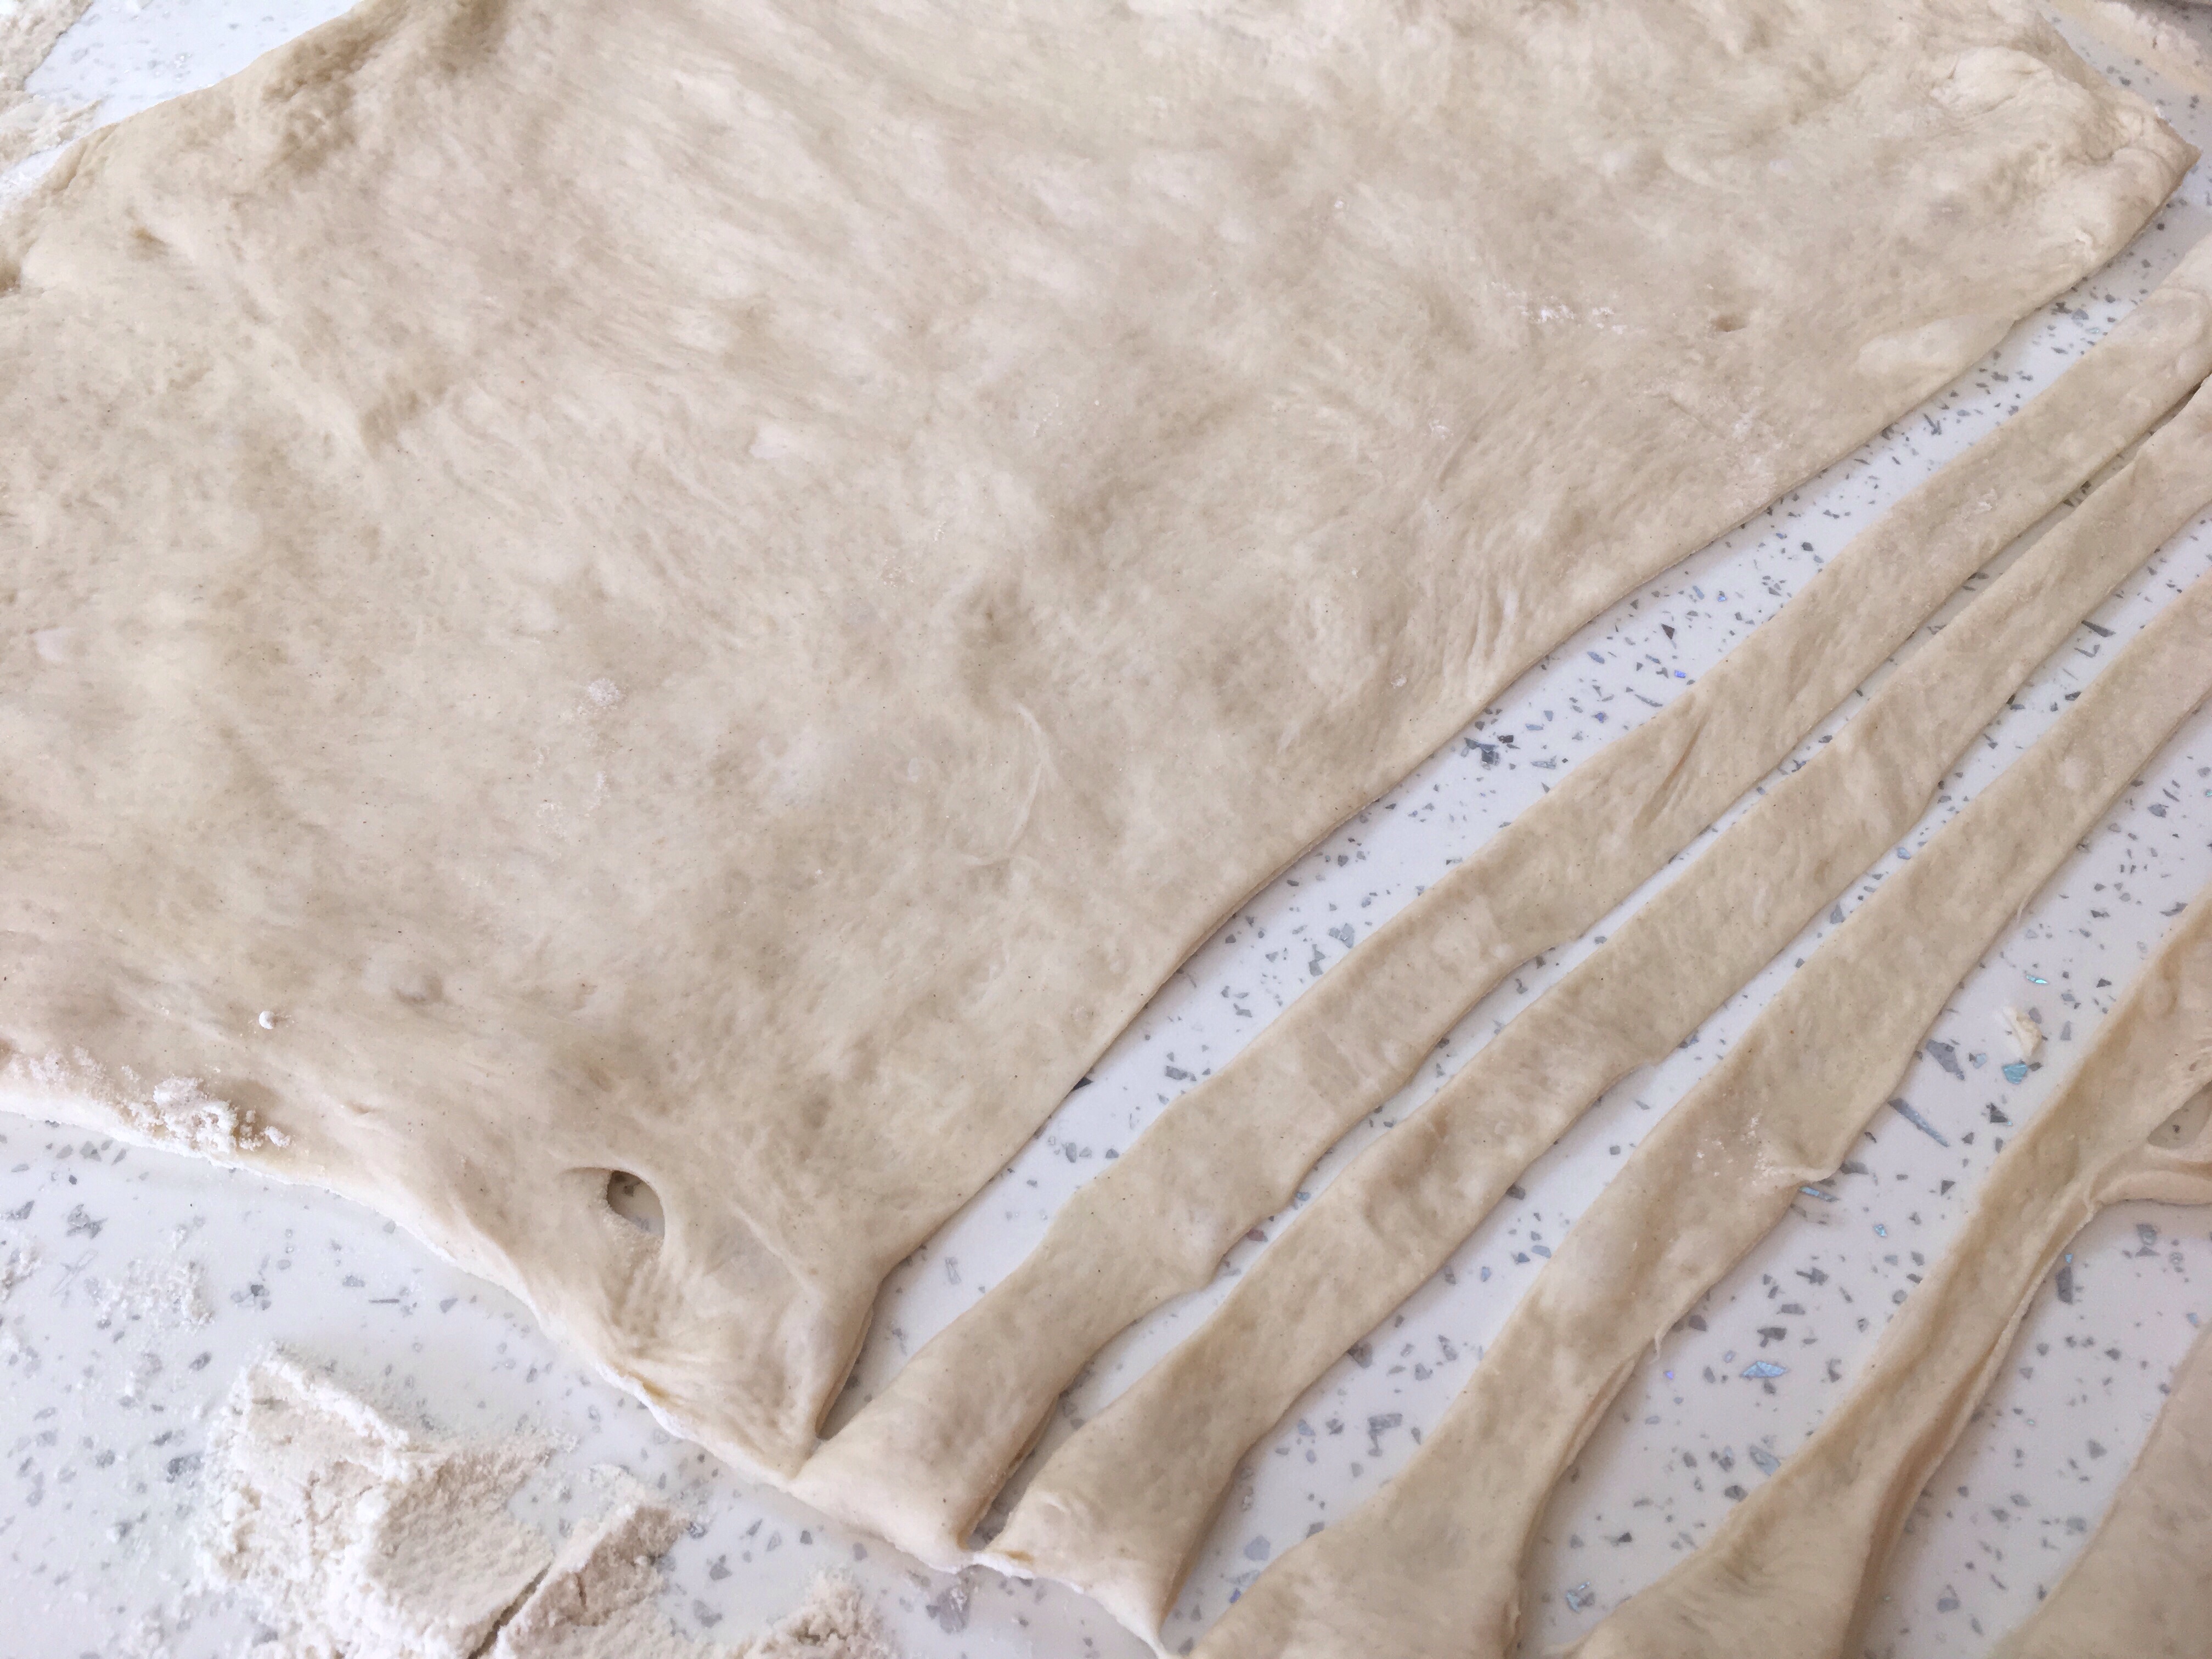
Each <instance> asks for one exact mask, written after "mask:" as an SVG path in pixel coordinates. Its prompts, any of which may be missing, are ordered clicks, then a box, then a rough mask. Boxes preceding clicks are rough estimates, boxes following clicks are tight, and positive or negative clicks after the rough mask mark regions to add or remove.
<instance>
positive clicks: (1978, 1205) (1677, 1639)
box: [1573, 892, 2212, 1659]
mask: <svg viewBox="0 0 2212 1659" xmlns="http://www.w3.org/2000/svg"><path fill="white" fill-rule="evenodd" d="M2208 1083H2212V892H2207V893H2200V894H2199V895H2198V896H2197V899H2196V902H2194V903H2192V904H2191V906H2190V908H2189V909H2188V910H2187V911H2186V912H2185V915H2184V916H2183V919H2182V921H2181V923H2180V925H2179V927H2178V929H2177V930H2176V932H2175V933H2174V935H2173V937H2172V939H2169V940H2168V941H2167V942H2166V945H2164V947H2163V948H2162V949H2161V950H2160V952H2159V954H2158V956H2157V957H2155V958H2154V960H2153V961H2152V963H2150V965H2149V966H2148V968H2146V969H2144V970H2143V972H2142V974H2141V975H2139V976H2138V977H2137V979H2136V981H2135V983H2134V984H2133V985H2132V986H2130V987H2129V989H2128V991H2127V993H2126V994H2125V997H2124V1000H2122V1002H2121V1004H2120V1006H2118V1008H2116V1009H2114V1010H2113V1012H2112V1017H2111V1018H2109V1019H2108V1020H2107V1021H2106V1024H2105V1027H2104V1029H2103V1030H2101V1031H2100V1032H2099V1033H2098V1034H2097V1041H2096V1042H2095V1044H2094V1045H2093V1047H2092V1048H2091V1049H2090V1050H2089V1053H2088V1054H2087V1056H2085V1057H2084V1059H2083V1060H2082V1061H2081V1066H2080V1067H2079V1068H2078V1069H2076V1070H2075V1073H2074V1074H2073V1075H2072V1076H2071V1077H2069V1079H2067V1080H2066V1082H2065V1083H2064V1084H2063V1085H2062V1086H2061V1087H2060V1088H2059V1090H2058V1091H2057V1093H2056V1094H2055V1095H2053V1096H2052V1097H2051V1099H2050V1100H2049V1101H2048V1102H2047V1103H2045V1104H2044V1106H2043V1107H2042V1108H2041V1109H2039V1111H2038V1112H2037V1114H2036V1116H2035V1120H2034V1121H2033V1122H2032V1123H2031V1124H2029V1125H2028V1127H2027V1129H2026V1130H2025V1131H2024V1132H2023V1133H2021V1134H2020V1135H2018V1136H2016V1137H2015V1139H2014V1140H2013V1142H2012V1144H2011V1145H2010V1146H2008V1147H2006V1148H2005V1150H2004V1152H2002V1153H2001V1154H2000V1155H1999V1156H1998V1158H1997V1161H1996V1165H1995V1167H1994V1168H1992V1169H1991V1170H1990V1175H1989V1180H1988V1182H1987V1184H1986V1185H1985V1186H1984V1188H1983V1190H1982V1191H1981V1193H1980V1194H1978V1195H1977V1197H1976V1200H1975V1204H1974V1209H1973V1212H1972V1215H1971V1216H1969V1217H1968V1218H1967V1221H1966V1227H1965V1229H1964V1230H1963V1231H1962V1232H1961V1233H1960V1236H1959V1237H1958V1238H1957V1239H1956V1240H1954V1242H1953V1243H1952V1244H1951V1245H1950V1247H1949V1248H1948V1249H1947V1250H1946V1251H1945V1252H1944V1254H1943V1256H1942V1259H1941V1260H1940V1261H1938V1262H1937V1263H1936V1267H1934V1268H1933V1269H1932V1270H1931V1271H1930V1272H1929V1275H1928V1279H1927V1282H1926V1283H1925V1284H1923V1285H1921V1286H1920V1287H1919V1288H1918V1289H1917V1290H1916V1291H1913V1293H1912V1295H1911V1298H1910V1299H1909V1300H1908V1301H1906V1303H1905V1306H1904V1307H1903V1309H1902V1310H1899V1313H1898V1314H1897V1316H1896V1317H1895V1318H1893V1320H1892V1321H1891V1322H1890V1324H1889V1327H1888V1328H1887V1330H1885V1331H1884V1332H1883V1333H1882V1334H1881V1343H1880V1345H1879V1346H1877V1348H1876V1349H1875V1355H1874V1358H1873V1361H1872V1363H1871V1364H1869V1367H1868V1368H1867V1370H1866V1371H1865V1372H1864V1373H1863V1375H1862V1376H1860V1377H1859V1378H1858V1379H1857V1381H1856V1382H1855V1383H1854V1384H1853V1385H1852V1389H1851V1393H1850V1396H1849V1397H1848V1398H1847V1399H1845V1400H1844V1402H1843V1403H1842V1404H1841V1405H1840V1406H1838V1407H1836V1409H1835V1410H1833V1411H1832V1412H1831V1413H1829V1414H1828V1415H1827V1416H1826V1418H1825V1419H1822V1421H1821V1424H1820V1428H1819V1430H1818V1431H1816V1432H1815V1433H1814V1435H1813V1437H1811V1438H1810V1439H1809V1440H1808V1441H1806V1442H1805V1443H1804V1444H1803V1445H1802V1446H1800V1447H1798V1448H1797V1449H1796V1450H1795V1451H1793V1452H1791V1453H1790V1455H1789V1458H1788V1461H1786V1462H1784V1464H1783V1466H1782V1468H1781V1469H1780V1470H1779V1471H1778V1473H1777V1474H1775V1475H1774V1476H1773V1477H1772V1478H1771V1479H1770V1480H1767V1481H1766V1483H1765V1485H1764V1486H1760V1487H1759V1490H1758V1491H1756V1492H1753V1494H1752V1495H1751V1496H1750V1497H1749V1498H1747V1499H1746V1500H1745V1501H1744V1502H1742V1503H1741V1504H1738V1505H1736V1507H1735V1509H1734V1510H1731V1511H1730V1512H1729V1516H1728V1519H1727V1520H1726V1521H1725V1522H1723V1523H1722V1525H1721V1527H1720V1529H1719V1530H1718V1531H1717V1532H1716V1533H1714V1534H1713V1535H1712V1537H1711V1539H1709V1540H1708V1541H1706V1542H1705V1544H1704V1545H1703V1546H1702V1547H1699V1550H1698V1552H1697V1553H1696V1554H1694V1555H1692V1556H1691V1557H1690V1558H1689V1559H1687V1560H1686V1561H1684V1562H1683V1563H1682V1564H1681V1565H1680V1566H1678V1567H1676V1568H1675V1569H1674V1571H1672V1572H1670V1573H1668V1575H1667V1576H1666V1577H1664V1578H1662V1579H1661V1580H1660V1581H1659V1582H1658V1583H1656V1584H1654V1585H1653V1586H1651V1588H1650V1589H1646V1590H1644V1592H1643V1593H1642V1594H1640V1595H1635V1596H1632V1597H1631V1598H1630V1599H1629V1600H1628V1601H1626V1602H1625V1603H1624V1604H1623V1605H1622V1606H1621V1607H1619V1608H1618V1609H1616V1610H1615V1611H1614V1612H1613V1614H1612V1615H1611V1616H1610V1617H1609V1618H1607V1620H1605V1621H1604V1622H1603V1623H1602V1624H1601V1625H1599V1626H1598V1627H1597V1628H1596V1629H1595V1630H1594V1631H1592V1632H1590V1633H1589V1635H1588V1636H1587V1637H1585V1638H1583V1640H1582V1641H1581V1642H1580V1643H1578V1644H1576V1646H1575V1648H1574V1650H1573V1652H1574V1655H1575V1656H1576V1659H1764V1656H1767V1655H1771V1654H1774V1653H1778V1652H1784V1651H1786V1652H1788V1653H1790V1654H1791V1655H1793V1656H1799V1659H1840V1656H1844V1655H1857V1654H1858V1653H1860V1652H1861V1651H1862V1650H1863V1646H1864V1644H1863V1630H1864V1627H1865V1623H1866V1620H1867V1619H1868V1617H1869V1615H1870V1614H1871V1613H1873V1611H1874V1608H1875V1604H1876V1602H1877V1601H1878V1600H1879V1597H1878V1595H1877V1591H1878V1590H1879V1589H1880V1587H1881V1577H1882V1571H1883V1569H1884V1567H1885V1566H1886V1565H1887V1563H1888V1560H1889V1557H1890V1553H1891V1552H1892V1550H1893V1549H1894V1548H1895V1547H1896V1543H1897V1540H1898V1536H1899V1533H1900V1532H1901V1531H1902V1530H1903V1528H1904V1526H1905V1519H1906V1517H1907V1516H1909V1515H1910V1514H1911V1509H1912V1504H1913V1502H1914V1500H1915V1499H1916V1498H1918V1496H1919V1494H1920V1490H1921V1488H1922V1487H1923V1486H1926V1485H1927V1483H1928V1479H1929V1476H1930V1475H1931V1474H1934V1473H1935V1471H1936V1465H1938V1464H1939V1463H1941V1462H1942V1461H1943V1458H1944V1455H1945V1454H1947V1453H1948V1451H1949V1450H1950V1449H1951V1446H1952V1444H1953V1443H1954V1442H1955V1441H1956V1440H1957V1438H1958V1437H1959V1433H1960V1430H1962V1429H1963V1428H1965V1426H1966V1421H1967V1419H1969V1418H1970V1417H1971V1416H1972V1414H1973V1412H1974V1410H1975V1408H1976V1407H1978V1406H1979V1404H1980V1403H1981V1399H1982V1396H1983V1395H1984V1393H1985V1392H1986V1391H1987V1390H1988V1389H1989V1386H1990V1383H1991V1381H1992V1380H1993V1379H1994V1378H1995V1377H1996V1374H1997V1372H1998V1371H1999V1370H2001V1369H2002V1365H2003V1364H2004V1358H2005V1355H2006V1353H2007V1352H2008V1351H2009V1350H2010V1349H2011V1347H2012V1342H2013V1334H2014V1332H2015V1329H2016V1328H2018V1326H2019V1323H2020V1321H2021V1317H2022V1316H2024V1315H2025V1314H2026V1313H2027V1310H2028V1307H2029V1305H2030V1304H2031V1303H2032V1302H2033V1297H2034V1295H2035V1291H2036V1287H2037V1286H2038V1285H2039V1284H2041V1283H2042V1281H2043V1279H2044V1277H2045V1274H2046V1273H2049V1271H2050V1269H2051V1265H2052V1264H2053V1263H2054V1262H2055V1261H2057V1258H2058V1255H2059V1252H2060V1251H2062V1250H2063V1249H2065V1248H2066V1246H2067V1243H2068V1242H2069V1240H2070V1239H2072V1237H2074V1235H2075V1233H2076V1232H2078V1231H2080V1230H2081V1227H2082V1225H2083V1224H2085V1223H2086V1222H2087V1221H2088V1219H2089V1218H2091V1217H2092V1216H2093V1215H2094V1214H2095V1213H2096V1212H2098V1211H2099V1210H2100V1209H2102V1208H2103V1207H2104V1206H2106V1205H2107V1204H2112V1203H2117V1202H2119V1201H2120V1200H2124V1199H2128V1198H2158V1199H2163V1200H2167V1201H2169V1202H2173V1203H2196V1204H2203V1203H2212V1127H2206V1126H2204V1125H2203V1124H2201V1123H2199V1124H2196V1125H2192V1126H2191V1128H2192V1129H2193V1130H2194V1133H2193V1134H2192V1135H2191V1136H2190V1138H2188V1139H2185V1140H2184V1141H2183V1142H2182V1144H2181V1145H2180V1146H2168V1145H2164V1144H2160V1139H2158V1138H2157V1134H2158V1131H2159V1130H2160V1128H2161V1127H2164V1126H2165V1125H2166V1122H2167V1121H2168V1120H2169V1119H2171V1118H2172V1117H2173V1116H2174V1115H2175V1114H2176V1113H2177V1112H2179V1110H2180V1109H2183V1108H2184V1107H2185V1105H2186V1104H2187V1103H2189V1101H2190V1099H2191V1097H2192V1096H2194V1095H2196V1094H2197V1093H2198V1091H2201V1090H2203V1088H2204V1087H2205V1086H2206V1085H2207V1084H2208ZM2204 1426H2206V1427H2212V1420H2209V1421H2208V1423H2207V1424H2206V1425H2204ZM2177 1434H2178V1435H2179V1437H2180V1438H2181V1439H2182V1440H2183V1441H2186V1440H2187V1438H2188V1431H2187V1429H2186V1427H2184V1428H2181V1429H2179V1430H2177ZM2195 1452H2196V1456H2195V1459H2194V1460H2193V1461H2192V1459H2191V1452H2190V1449H2189V1448H2187V1447H2186V1446H2184V1447H2183V1448H2182V1449H2180V1450H2179V1452H2178V1453H2176V1454H2175V1455H2179V1457H2180V1458H2181V1460H2182V1467H2181V1468H2180V1469H2179V1470H2175V1471H2172V1472H2170V1473H2171V1474H2180V1475H2184V1476H2185V1475H2186V1474H2188V1473H2189V1472H2190V1471H2191V1469H2192V1468H2193V1469H2194V1470H2195V1471H2196V1472H2197V1474H2198V1475H2199V1476H2200V1478H2201V1477H2202V1475H2203V1474H2204V1473H2206V1472H2207V1464H2206V1462H2204V1460H2205V1459H2206V1458H2207V1457H2212V1438H2207V1439H2206V1440H2205V1441H2204V1443H2203V1444H2202V1445H2200V1446H2198V1447H2197V1448H2195ZM2157 1455H2159V1451H2158V1448H2157V1447H2156V1446H2155V1445H2154V1446H2153V1447H2151V1448H2150V1449H2147V1450H2146V1452H2145V1453H2144V1464H2143V1468H2144V1469H2145V1471H2146V1474H2147V1478H2150V1479H2156V1478H2157V1477H2156V1476H2155V1475H2154V1474H2148V1472H2149V1471H2150V1470H2152V1469H2153V1468H2154V1463H2153V1462H2152V1460H2153V1459H2154V1457H2156V1456H2157ZM2194 1501H2195V1504H2196V1508H2197V1515H2198V1517H2199V1524H2200V1527H2202V1526H2204V1525H2207V1524H2212V1486H2207V1487H2205V1488H2203V1489H2201V1490H2200V1491H2198V1492H2197V1493H2196V1494H2195V1495H2194ZM2137 1524H2138V1525H2139V1524H2140V1523H2137ZM2184 1535H2185V1534H2184ZM2207 1542H2212V1536H2206V1535H2203V1534H2200V1545H2201V1544H2203V1543H2207ZM2182 1555H2183V1550H2182V1547H2181V1540H2180V1539H2179V1538H2177V1539H2176V1540H2175V1541H2174V1542H2173V1543H2172V1544H2171V1545H2169V1546H2166V1547H2164V1548H2162V1549H2161V1548H2159V1547H2154V1548H2153V1549H2151V1550H2150V1551H2149V1552H2148V1553H2145V1554H2143V1555H2142V1556H2141V1557H2139V1558H2137V1559H2134V1560H2133V1561H2132V1562H2131V1564H2130V1566H2129V1567H2128V1568H2127V1569H2126V1570H2125V1571H2127V1573H2128V1574H2129V1575H2130V1577H2132V1578H2133V1579H2134V1581H2135V1583H2136V1584H2137V1585H2139V1586H2141V1590H2140V1592H2139V1593H2131V1594H2127V1595H2110V1596H2106V1597H2104V1598H2103V1599H2104V1601H2105V1605H2104V1606H2102V1607H2100V1608H2099V1609H2098V1612H2097V1614H2096V1616H2095V1619H2094V1620H2093V1622H2094V1623H2096V1624H2097V1625H2098V1626H2100V1628H2101V1629H2103V1630H2104V1631H2105V1632H2106V1635H2107V1640H2106V1642H2105V1644H2102V1645H2101V1647H2099V1648H2091V1647H2087V1646H2083V1647H2077V1648H2074V1649H2072V1650H2070V1651H2069V1654H2068V1659H2092V1656H2093V1654H2094V1653H2095V1652H2098V1651H2104V1652H2110V1653H2121V1652H2124V1653H2126V1654H2127V1655H2129V1656H2130V1659H2153V1656H2155V1655H2157V1654H2159V1653H2160V1652H2161V1651H2163V1652H2164V1653H2166V1654H2168V1655H2170V1656H2175V1659H2179V1656H2180V1655H2181V1654H2182V1652H2183V1650H2182V1649H2180V1648H2179V1647H2176V1646H2172V1645H2171V1644H2167V1645H2165V1646H2163V1647H2161V1645H2160V1644H2157V1643H2155V1642H2152V1643H2146V1644H2144V1645H2142V1646H2127V1647H2116V1646H2114V1645H2113V1644H2112V1638H2117V1637H2118V1634H2119V1632H2120V1631H2121V1630H2122V1629H2123V1628H2125V1627H2126V1626H2127V1625H2128V1624H2130V1623H2136V1624H2137V1626H2138V1628H2141V1623H2140V1621H2143V1620H2146V1619H2147V1620H2148V1628H2149V1629H2151V1630H2159V1629H2169V1628H2172V1627H2173V1626H2171V1625H2170V1623H2169V1620H2167V1618H2166V1615H2165V1614H2163V1613H2158V1612H2155V1611H2153V1612H2150V1613H2147V1614H2146V1613H2138V1612H2136V1610H2135V1608H2134V1607H2131V1606H2130V1604H2131V1603H2144V1604H2148V1607H2149V1608H2151V1609H2157V1608H2160V1607H2163V1606H2165V1605H2166V1604H2167V1603H2169V1602H2170V1601H2172V1598H2173V1596H2174V1595H2175V1594H2176V1593H2177V1591H2182V1590H2184V1589H2185V1587H2184V1583H2183V1581H2185V1580H2187V1581H2191V1582H2193V1581H2197V1580H2201V1579H2202V1578H2203V1576H2204V1569H2205V1567H2206V1566H2207V1565H2212V1563H2208V1561H2207V1560H2203V1559H2200V1560H2198V1561H2197V1562H2196V1563H2195V1564H2194V1565H2193V1566H2191V1567H2189V1568H2186V1569H2182V1568H2181V1559H2182ZM2161 1566H2163V1567H2165V1568H2166V1569H2168V1570H2169V1571H2168V1575H2167V1576H2166V1582H2164V1583H2161V1582H2160V1573H2159V1569H2160V1567H2161ZM2114 1588H2117V1587H2114ZM2076 1595H2077V1596H2078V1597H2083V1598H2092V1599H2094V1598H2095V1597H2096V1592H2095V1591H2093V1590H2092V1589H2089V1588H2088V1587H2087V1586H2085V1587H2084V1589H2082V1590H2081V1591H2078V1592H2076ZM2080 1627H2081V1620H2080V1619H2079V1618H2078V1617H2076V1618H2073V1619H2069V1620H2063V1622H2062V1621H2061V1620H2054V1621H2052V1624H2051V1637H2052V1638H2056V1637H2057V1632H2059V1631H2061V1630H2064V1629H2078V1628H2080ZM2206 1628H2207V1627H2205V1626H2198V1627H2197V1635H2198V1636H2199V1637H2200V1638H2201V1637H2202V1636H2203V1634H2204V1633H2205V1631H2206ZM2061 1645H2062V1646H2063V1643H2062V1644H2061ZM2197 1651H2198V1652H2200V1653H2201V1652H2202V1648H2201V1647H2200V1648H2199V1649H2198V1650H2197Z"/></svg>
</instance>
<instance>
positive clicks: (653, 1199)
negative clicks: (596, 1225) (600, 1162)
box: [607, 1170, 668, 1238]
mask: <svg viewBox="0 0 2212 1659" xmlns="http://www.w3.org/2000/svg"><path fill="white" fill-rule="evenodd" d="M607 1208H609V1209H610V1210H612V1211H613V1212H615V1213H616V1214H617V1215H618V1216H620V1217H621V1218H623V1220H624V1221H627V1222H629V1225H631V1226H633V1227H635V1228H636V1229H637V1230H638V1231H640V1232H641V1233H647V1234H650V1235H651V1236H652V1237H654V1238H659V1237H662V1236H664V1235H665V1233H666V1232H667V1231H668V1212H666V1211H665V1210H663V1209H662V1208H661V1207H660V1194H659V1193H656V1192H655V1191H653V1188H652V1186H651V1185H650V1184H649V1183H648V1182H647V1181H646V1180H645V1178H644V1177H643V1176H635V1175H632V1174H631V1173H630V1172H629V1170H608V1171H607Z"/></svg>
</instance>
